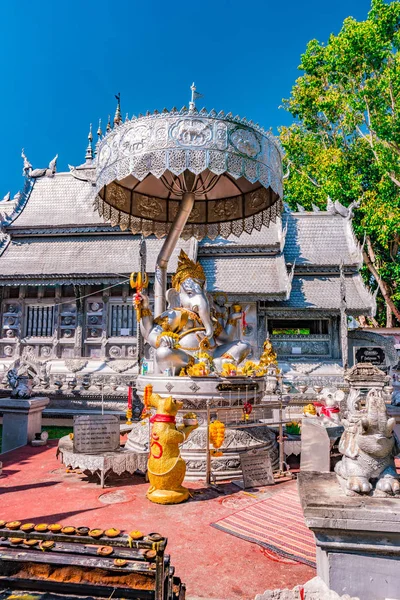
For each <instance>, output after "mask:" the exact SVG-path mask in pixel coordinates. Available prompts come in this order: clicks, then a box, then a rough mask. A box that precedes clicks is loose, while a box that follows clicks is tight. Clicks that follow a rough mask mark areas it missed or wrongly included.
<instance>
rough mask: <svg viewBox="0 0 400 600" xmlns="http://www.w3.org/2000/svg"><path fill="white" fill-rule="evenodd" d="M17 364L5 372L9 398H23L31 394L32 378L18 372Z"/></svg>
mask: <svg viewBox="0 0 400 600" xmlns="http://www.w3.org/2000/svg"><path fill="white" fill-rule="evenodd" d="M18 367H19V365H18V364H17V363H15V364H14V367H13V368H12V369H10V370H9V371H8V372H7V380H8V384H9V386H10V387H11V398H18V399H19V400H25V399H27V398H30V397H31V395H32V379H31V378H30V377H29V375H28V374H26V373H20V371H19V368H18Z"/></svg>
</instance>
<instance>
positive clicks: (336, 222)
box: [283, 212, 362, 266]
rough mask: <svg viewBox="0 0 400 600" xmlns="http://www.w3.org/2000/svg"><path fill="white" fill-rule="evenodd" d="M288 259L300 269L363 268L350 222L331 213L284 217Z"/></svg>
mask: <svg viewBox="0 0 400 600" xmlns="http://www.w3.org/2000/svg"><path fill="white" fill-rule="evenodd" d="M283 223H284V225H287V234H286V242H285V248H284V253H285V258H286V261H287V262H288V263H294V262H295V263H296V265H297V266H300V265H304V266H306V265H339V264H340V262H341V261H343V264H344V265H354V266H361V264H362V253H361V250H360V247H359V245H358V244H357V240H356V238H355V236H354V233H353V230H352V225H351V220H349V219H346V218H344V217H342V216H341V215H339V214H335V215H333V214H330V213H328V212H316V213H310V212H304V213H302V212H299V213H283Z"/></svg>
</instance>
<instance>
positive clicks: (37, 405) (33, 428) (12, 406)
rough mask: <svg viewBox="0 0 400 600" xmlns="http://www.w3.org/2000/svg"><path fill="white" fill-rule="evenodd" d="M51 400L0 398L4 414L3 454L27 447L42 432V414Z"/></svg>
mask: <svg viewBox="0 0 400 600" xmlns="http://www.w3.org/2000/svg"><path fill="white" fill-rule="evenodd" d="M49 402H50V400H49V398H28V399H27V400H18V399H16V398H0V411H1V412H2V413H3V436H2V437H3V441H2V446H1V451H2V452H8V451H9V450H13V449H14V448H19V447H20V446H25V445H26V444H28V443H29V442H31V441H32V440H33V439H34V438H35V433H40V432H41V431H42V412H43V409H44V408H45V407H46V406H47V405H48V403H49Z"/></svg>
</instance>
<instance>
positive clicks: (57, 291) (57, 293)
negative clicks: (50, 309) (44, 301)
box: [53, 285, 61, 358]
mask: <svg viewBox="0 0 400 600" xmlns="http://www.w3.org/2000/svg"><path fill="white" fill-rule="evenodd" d="M54 297H55V306H54V320H53V358H58V357H57V348H58V344H59V341H60V327H59V314H60V308H61V285H56V288H55V293H54Z"/></svg>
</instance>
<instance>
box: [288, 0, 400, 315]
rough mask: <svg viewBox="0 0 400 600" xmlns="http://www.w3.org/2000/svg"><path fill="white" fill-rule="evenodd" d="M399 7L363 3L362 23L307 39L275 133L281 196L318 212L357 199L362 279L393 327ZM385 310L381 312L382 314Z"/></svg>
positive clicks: (397, 282) (399, 221)
mask: <svg viewBox="0 0 400 600" xmlns="http://www.w3.org/2000/svg"><path fill="white" fill-rule="evenodd" d="M399 45H400V2H399V1H395V2H390V3H386V2H384V0H372V6H371V10H370V12H369V14H368V18H367V19H366V20H365V21H363V22H358V21H356V20H355V19H353V18H352V17H349V18H347V19H346V20H345V21H344V23H343V27H342V29H341V31H340V32H339V34H338V35H331V36H330V38H329V40H328V42H327V43H326V44H323V43H319V42H318V41H316V40H311V41H310V42H309V44H308V45H307V48H306V51H305V53H304V54H303V55H302V56H301V64H300V66H299V69H300V70H301V71H303V74H302V75H301V77H300V78H299V79H297V81H296V82H295V85H294V87H293V89H292V92H291V96H290V98H289V99H287V100H284V107H285V108H286V110H288V111H289V112H290V113H291V114H292V116H293V117H294V119H295V121H294V123H293V124H292V125H291V126H290V127H282V128H281V129H280V138H281V142H282V145H283V148H284V150H285V162H286V167H285V169H287V177H286V179H285V197H286V201H287V202H288V203H289V205H290V206H291V207H292V208H294V207H295V206H296V204H297V203H299V204H302V205H303V206H304V207H305V208H308V209H311V204H312V203H313V204H316V205H317V206H319V207H325V206H326V202H327V197H330V198H331V199H332V200H333V201H335V200H339V201H340V202H341V203H342V204H345V205H349V204H350V203H352V202H355V201H356V202H359V203H360V206H359V208H358V209H357V210H356V211H355V218H354V228H355V232H356V235H357V236H358V238H359V239H360V241H363V240H364V242H365V243H364V262H365V267H364V270H363V272H364V275H365V277H366V279H367V281H368V283H369V284H370V285H371V287H376V286H378V287H379V290H380V292H381V297H380V304H379V307H380V310H379V312H378V320H379V321H380V322H381V323H382V322H384V320H385V317H386V324H387V326H392V324H393V317H395V318H396V319H397V320H398V321H399V322H400V254H399V245H400V54H399ZM384 309H386V310H384Z"/></svg>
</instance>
